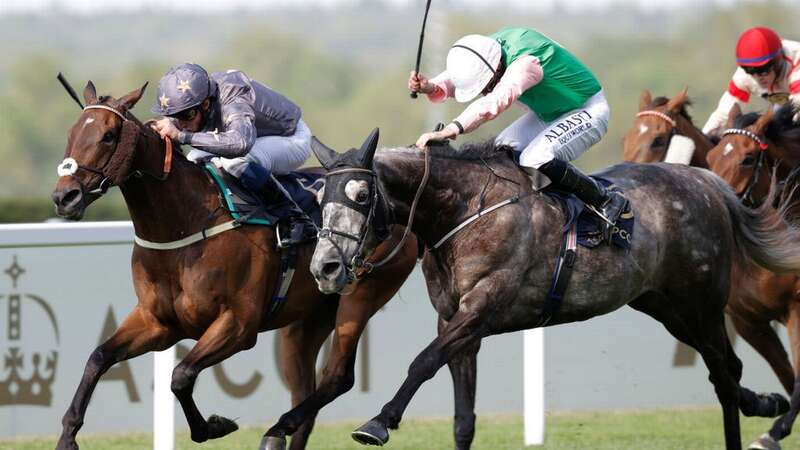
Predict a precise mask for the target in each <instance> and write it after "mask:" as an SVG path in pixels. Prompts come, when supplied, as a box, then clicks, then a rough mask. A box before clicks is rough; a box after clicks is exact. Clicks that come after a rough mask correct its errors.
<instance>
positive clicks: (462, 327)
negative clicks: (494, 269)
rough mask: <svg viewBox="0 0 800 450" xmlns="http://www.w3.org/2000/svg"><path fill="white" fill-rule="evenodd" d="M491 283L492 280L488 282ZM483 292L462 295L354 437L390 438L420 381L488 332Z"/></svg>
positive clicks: (365, 440) (374, 441)
mask: <svg viewBox="0 0 800 450" xmlns="http://www.w3.org/2000/svg"><path fill="white" fill-rule="evenodd" d="M488 284H491V283H488ZM486 300H487V297H486V294H485V293H484V292H480V291H478V290H473V291H471V292H470V293H469V294H467V295H466V296H464V297H462V298H461V303H460V307H459V309H458V311H457V312H456V313H455V314H454V315H453V317H451V318H450V320H449V322H448V323H447V325H446V326H445V327H444V329H443V330H442V333H441V334H440V335H439V336H438V337H437V338H436V339H434V340H433V342H431V343H430V344H429V345H428V346H427V347H426V348H425V350H423V351H422V352H421V353H420V354H419V355H418V356H417V357H416V358H415V359H414V362H412V363H411V366H410V367H409V369H408V376H407V377H406V379H405V381H404V382H403V384H402V386H400V389H399V390H398V391H397V393H396V394H395V396H394V398H392V400H391V401H389V403H387V404H386V405H385V406H384V407H383V409H382V410H381V412H380V414H378V415H377V416H376V417H375V418H373V419H372V420H370V421H369V422H367V423H366V424H364V425H362V426H361V427H360V428H358V429H356V430H355V431H354V432H353V434H352V436H353V439H355V440H356V441H358V442H359V443H362V444H365V445H383V444H385V443H386V442H387V441H388V440H389V431H388V428H392V429H395V428H397V427H398V426H399V424H400V420H401V419H402V417H403V412H404V411H405V410H406V408H407V407H408V404H409V403H410V402H411V398H412V397H413V396H414V394H415V393H416V392H417V390H418V389H419V388H420V386H422V383H424V382H425V381H427V380H429V379H431V378H433V376H434V375H436V372H437V371H438V370H439V369H440V368H441V367H442V366H443V365H445V364H446V363H447V362H449V361H450V360H451V359H453V358H454V357H455V356H456V355H458V354H459V353H460V352H462V351H464V350H465V349H467V348H470V347H472V346H475V345H477V343H478V342H479V341H480V340H481V338H482V337H483V336H484V335H486V334H487V330H486V329H485V317H484V314H483V311H484V309H485V305H486Z"/></svg>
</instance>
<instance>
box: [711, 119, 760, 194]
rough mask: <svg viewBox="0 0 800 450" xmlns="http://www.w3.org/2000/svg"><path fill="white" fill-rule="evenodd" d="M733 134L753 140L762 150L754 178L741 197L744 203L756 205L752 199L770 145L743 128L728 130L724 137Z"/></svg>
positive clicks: (757, 160)
mask: <svg viewBox="0 0 800 450" xmlns="http://www.w3.org/2000/svg"><path fill="white" fill-rule="evenodd" d="M731 134H738V135H741V136H746V137H748V138H750V139H752V140H753V141H755V142H756V143H757V144H758V148H759V149H760V151H759V152H758V159H756V166H755V169H754V171H753V176H752V177H750V181H749V182H748V183H747V187H746V188H745V190H744V193H743V194H742V196H741V197H740V198H741V199H742V202H748V203H749V204H751V205H754V204H755V201H754V200H753V197H752V195H753V189H754V188H755V187H756V185H757V184H758V178H759V176H760V174H761V168H762V166H763V165H764V162H765V160H766V158H767V148H769V145H768V144H767V141H766V140H764V138H762V137H761V136H759V135H757V134H755V133H753V132H752V131H750V130H745V129H742V128H728V129H727V130H725V131H723V132H722V136H723V137H725V136H728V135H731Z"/></svg>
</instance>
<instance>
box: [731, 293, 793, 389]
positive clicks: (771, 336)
mask: <svg viewBox="0 0 800 450" xmlns="http://www.w3.org/2000/svg"><path fill="white" fill-rule="evenodd" d="M728 315H729V316H730V318H731V321H732V322H733V326H734V328H735V329H736V332H737V333H739V335H740V336H742V338H744V340H745V341H747V343H748V344H750V346H751V347H753V348H754V349H755V350H756V351H757V352H758V353H759V354H760V355H761V356H762V357H763V358H764V359H765V360H766V361H767V362H768V363H769V365H770V367H772V370H773V372H775V375H777V377H778V379H779V380H780V382H781V384H782V385H783V387H784V388H785V389H786V392H788V393H789V394H791V393H792V390H793V387H794V379H795V377H794V371H793V370H792V365H791V363H790V362H789V355H787V354H786V350H785V349H784V348H783V343H781V340H780V338H778V334H777V333H775V330H774V329H773V328H772V326H770V323H769V321H765V320H764V319H761V320H758V319H754V318H750V317H745V316H742V315H740V314H738V313H737V312H736V311H732V310H731V309H730V308H729V309H728Z"/></svg>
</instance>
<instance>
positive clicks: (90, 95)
mask: <svg viewBox="0 0 800 450" xmlns="http://www.w3.org/2000/svg"><path fill="white" fill-rule="evenodd" d="M83 102H84V103H86V104H87V105H94V104H95V103H97V90H96V89H95V88H94V83H92V80H89V82H88V83H86V87H85V88H83Z"/></svg>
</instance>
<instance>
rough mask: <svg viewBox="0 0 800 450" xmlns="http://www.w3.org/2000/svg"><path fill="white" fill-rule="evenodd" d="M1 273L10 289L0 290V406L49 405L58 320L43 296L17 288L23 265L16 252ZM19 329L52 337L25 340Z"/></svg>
mask: <svg viewBox="0 0 800 450" xmlns="http://www.w3.org/2000/svg"><path fill="white" fill-rule="evenodd" d="M4 273H5V274H6V275H8V277H9V278H11V289H10V290H9V291H8V292H7V293H5V294H3V293H0V323H3V322H5V323H6V325H7V326H6V327H3V328H6V332H4V333H3V332H2V331H0V406H7V405H33V406H50V405H51V404H52V402H53V391H52V386H53V380H55V377H56V368H57V365H58V351H57V349H58V345H59V335H58V323H57V322H56V318H55V315H54V314H53V309H52V308H51V307H50V305H49V304H48V303H47V302H46V301H45V300H44V299H43V298H41V297H39V296H36V295H33V294H21V293H20V292H19V289H18V283H19V280H20V277H22V275H23V274H24V273H25V269H24V268H23V267H22V266H20V265H19V263H18V262H17V256H16V255H14V258H13V261H12V262H11V265H10V266H9V267H8V268H7V269H6V270H5V271H4ZM4 304H5V305H6V307H5V308H3V305H4ZM3 310H5V314H3V312H4V311H3ZM3 316H5V317H3ZM45 318H46V319H47V320H42V319H45ZM26 325H27V326H26ZM0 330H2V328H0ZM23 331H25V333H30V334H34V333H35V334H36V336H37V337H42V336H44V337H47V336H53V339H52V342H51V343H49V344H42V343H41V342H43V341H41V340H40V341H38V342H36V343H33V342H26V341H25V340H24V337H25V335H24V334H23ZM46 340H47V339H45V341H46Z"/></svg>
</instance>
